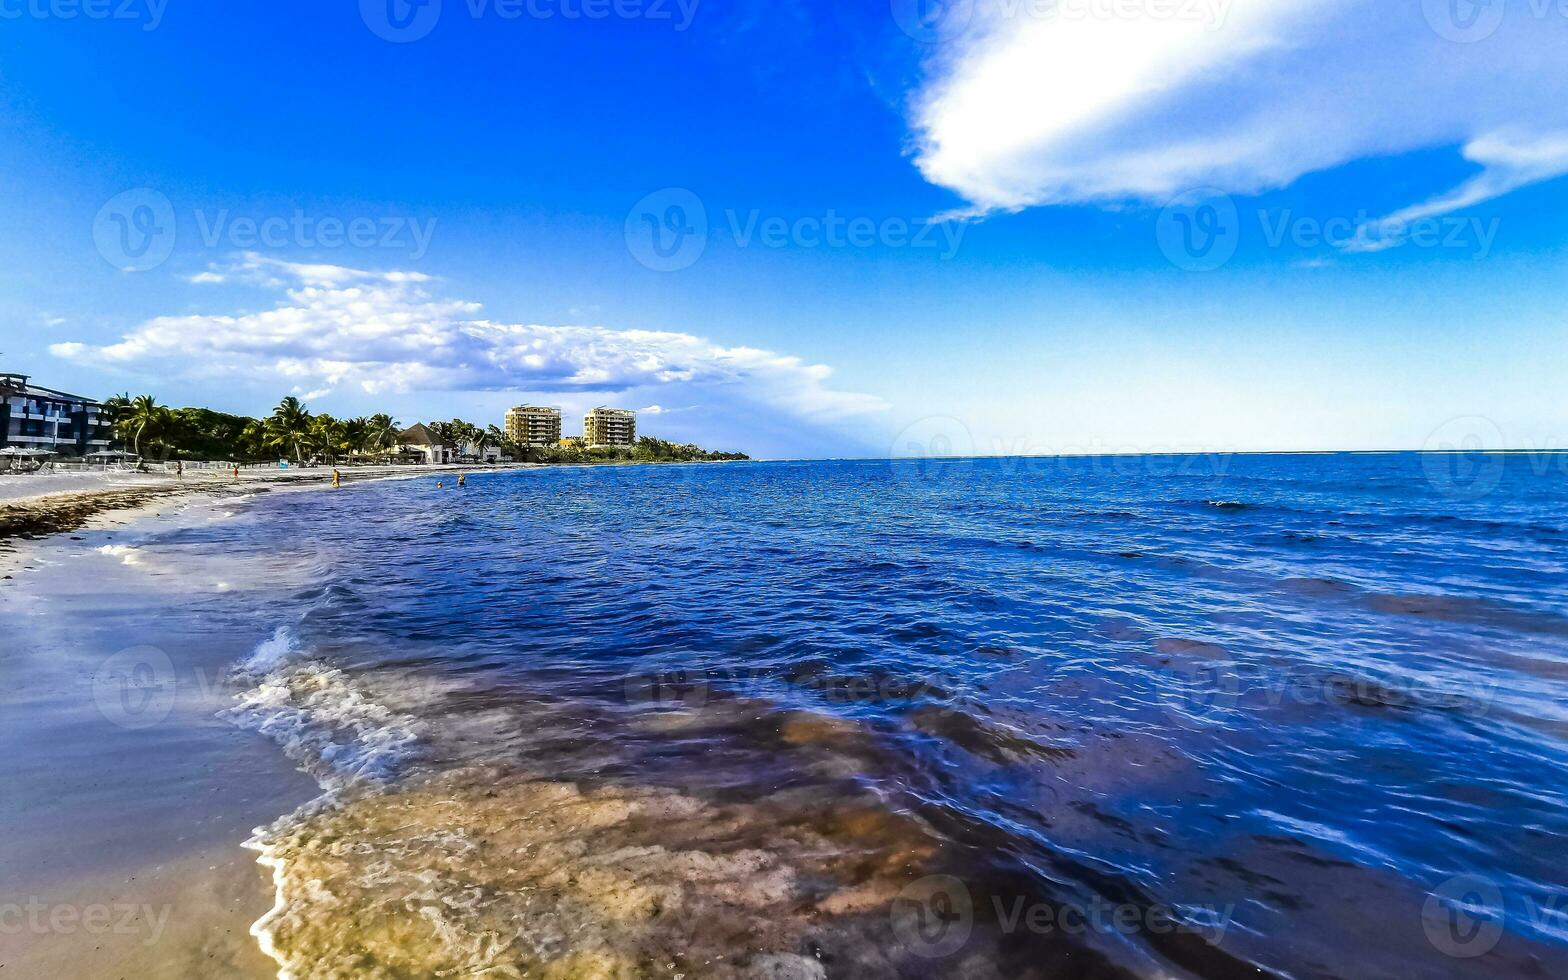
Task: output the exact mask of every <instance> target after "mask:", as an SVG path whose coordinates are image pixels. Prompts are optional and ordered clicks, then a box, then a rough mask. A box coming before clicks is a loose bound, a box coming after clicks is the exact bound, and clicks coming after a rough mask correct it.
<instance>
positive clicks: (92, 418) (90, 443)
mask: <svg viewBox="0 0 1568 980" xmlns="http://www.w3.org/2000/svg"><path fill="white" fill-rule="evenodd" d="M109 438H110V432H109V424H108V421H107V420H106V419H105V418H104V414H103V405H102V403H100V402H96V401H94V400H93V399H91V398H87V397H84V396H82V395H70V394H66V393H65V392H63V391H55V390H54V389H53V388H41V387H39V386H38V385H35V384H29V383H28V380H27V375H25V374H0V447H15V448H17V449H40V450H43V451H45V452H52V453H62V454H64V455H67V456H86V455H87V454H88V453H94V452H98V451H100V450H104V449H108V448H109Z"/></svg>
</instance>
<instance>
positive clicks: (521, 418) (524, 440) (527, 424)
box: [506, 405, 561, 446]
mask: <svg viewBox="0 0 1568 980" xmlns="http://www.w3.org/2000/svg"><path fill="white" fill-rule="evenodd" d="M506 437H507V438H508V439H510V440H511V441H513V442H515V443H517V444H519V445H522V446H553V445H555V444H556V443H558V442H560V441H561V410H560V409H559V408H545V407H543V406H540V405H519V406H517V407H516V408H514V409H511V410H509V411H508V412H507V413H506Z"/></svg>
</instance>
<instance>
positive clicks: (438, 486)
mask: <svg viewBox="0 0 1568 980" xmlns="http://www.w3.org/2000/svg"><path fill="white" fill-rule="evenodd" d="M436 489H437V490H444V489H446V484H445V483H442V482H441V481H440V480H437V481H436Z"/></svg>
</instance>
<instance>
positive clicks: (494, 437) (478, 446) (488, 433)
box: [469, 425, 503, 460]
mask: <svg viewBox="0 0 1568 980" xmlns="http://www.w3.org/2000/svg"><path fill="white" fill-rule="evenodd" d="M470 428H472V429H473V435H472V437H471V438H470V439H469V441H470V442H472V443H473V444H474V452H476V453H478V454H479V458H480V459H481V460H483V459H484V458H485V449H486V447H489V446H499V445H500V444H501V439H502V438H503V437H502V435H501V430H500V429H498V428H496V427H495V426H493V425H492V426H488V427H486V428H483V429H481V428H480V427H479V426H477V425H475V426H470Z"/></svg>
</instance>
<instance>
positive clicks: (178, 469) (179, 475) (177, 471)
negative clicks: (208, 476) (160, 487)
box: [174, 460, 185, 480]
mask: <svg viewBox="0 0 1568 980" xmlns="http://www.w3.org/2000/svg"><path fill="white" fill-rule="evenodd" d="M174 476H175V478H176V479H179V480H183V479H185V464H184V463H183V462H181V461H179V460H175V461H174Z"/></svg>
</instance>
